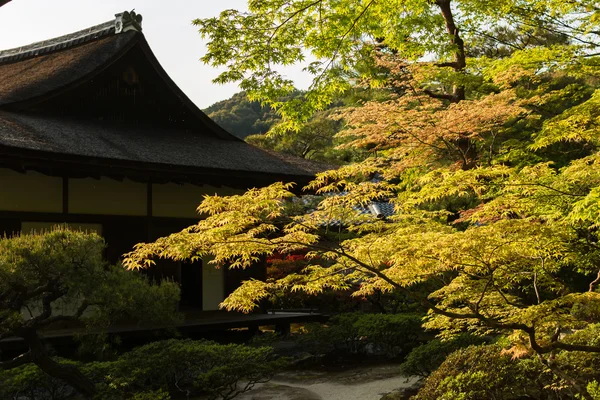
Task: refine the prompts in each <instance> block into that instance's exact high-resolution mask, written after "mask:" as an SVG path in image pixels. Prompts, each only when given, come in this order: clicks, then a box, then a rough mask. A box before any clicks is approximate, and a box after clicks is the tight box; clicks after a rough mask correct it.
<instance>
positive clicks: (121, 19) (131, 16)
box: [115, 9, 142, 33]
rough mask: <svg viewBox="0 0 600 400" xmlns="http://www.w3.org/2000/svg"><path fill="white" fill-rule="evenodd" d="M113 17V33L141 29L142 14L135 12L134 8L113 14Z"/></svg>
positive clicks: (139, 30)
mask: <svg viewBox="0 0 600 400" xmlns="http://www.w3.org/2000/svg"><path fill="white" fill-rule="evenodd" d="M115 17H116V18H115V33H121V32H127V31H137V32H141V31H142V14H137V13H136V12H135V9H133V10H131V11H124V12H122V13H119V14H115Z"/></svg>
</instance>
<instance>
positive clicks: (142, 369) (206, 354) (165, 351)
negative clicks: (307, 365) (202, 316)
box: [105, 339, 285, 400]
mask: <svg viewBox="0 0 600 400" xmlns="http://www.w3.org/2000/svg"><path fill="white" fill-rule="evenodd" d="M284 364H285V360H282V359H276V358H275V357H274V356H273V349H272V348H269V347H259V348H255V347H249V346H243V345H236V344H228V345H219V344H216V343H213V342H208V341H193V340H175V339H171V340H166V341H160V342H154V343H150V344H148V345H145V346H141V347H138V348H136V349H134V350H133V351H131V352H128V353H126V354H124V355H123V356H122V357H120V358H119V360H118V361H117V362H116V363H114V366H113V368H112V371H111V373H110V374H108V375H105V376H106V378H105V383H106V384H107V386H108V387H109V388H112V389H114V390H116V391H118V392H120V393H125V394H130V395H133V394H135V393H139V392H144V391H157V390H160V389H162V390H165V391H167V392H168V393H170V394H171V396H173V397H176V396H181V395H184V396H191V395H200V394H202V395H207V396H208V397H209V398H210V399H217V398H222V399H225V400H227V399H232V398H233V397H235V396H236V395H238V394H240V393H243V392H245V391H247V390H250V389H251V388H252V387H253V386H254V385H255V384H256V383H258V382H267V381H269V380H270V379H271V377H272V376H273V375H274V374H275V373H276V372H277V371H278V370H280V369H281V368H282V367H283V365H284ZM241 382H243V384H241Z"/></svg>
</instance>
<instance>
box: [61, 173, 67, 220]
mask: <svg viewBox="0 0 600 400" xmlns="http://www.w3.org/2000/svg"><path fill="white" fill-rule="evenodd" d="M62 212H63V214H68V213H69V178H68V177H66V176H63V178H62Z"/></svg>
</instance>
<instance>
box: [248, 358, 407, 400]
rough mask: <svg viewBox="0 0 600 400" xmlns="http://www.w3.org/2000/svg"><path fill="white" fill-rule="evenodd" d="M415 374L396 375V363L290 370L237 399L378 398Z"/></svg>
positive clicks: (405, 383) (348, 399)
mask: <svg viewBox="0 0 600 400" xmlns="http://www.w3.org/2000/svg"><path fill="white" fill-rule="evenodd" d="M417 380H418V379H417V378H414V377H413V378H408V379H407V378H406V377H404V376H401V375H399V373H398V369H397V367H394V366H384V367H371V368H359V369H353V370H349V371H344V372H341V373H339V372H337V373H332V374H329V373H322V372H313V373H311V372H310V371H309V372H308V373H307V372H305V371H302V372H292V373H285V374H281V375H278V376H276V377H275V379H273V380H272V381H270V382H269V383H266V384H264V385H260V386H259V385H257V386H256V387H255V388H254V389H253V390H252V391H250V392H248V393H245V394H244V395H242V396H240V397H239V398H238V399H239V400H380V399H381V397H382V396H383V395H385V394H387V393H390V392H393V391H395V390H398V389H402V388H408V387H411V386H412V385H414V384H415V383H416V382H417Z"/></svg>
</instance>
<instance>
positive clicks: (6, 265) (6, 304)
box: [0, 228, 179, 398]
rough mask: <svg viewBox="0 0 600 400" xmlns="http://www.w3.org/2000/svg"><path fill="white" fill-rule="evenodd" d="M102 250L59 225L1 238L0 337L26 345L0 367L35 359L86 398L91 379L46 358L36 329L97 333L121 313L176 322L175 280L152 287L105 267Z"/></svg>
mask: <svg viewBox="0 0 600 400" xmlns="http://www.w3.org/2000/svg"><path fill="white" fill-rule="evenodd" d="M103 251H104V241H103V240H102V238H100V237H99V236H98V235H96V234H86V233H82V232H75V231H69V230H66V229H63V228H56V229H54V230H52V231H51V232H47V233H43V234H31V235H21V236H16V237H11V238H7V237H4V238H0V339H5V338H10V337H16V338H21V339H22V340H23V341H24V342H25V344H26V345H27V347H28V348H29V350H28V351H27V352H25V353H23V354H22V355H20V356H18V357H16V358H14V359H13V360H9V361H4V362H0V368H2V369H12V368H16V367H19V366H22V365H24V364H27V363H34V364H36V365H37V366H38V367H39V368H40V369H41V370H42V371H44V372H45V373H47V374H48V375H50V376H51V377H53V378H57V379H61V380H63V381H65V382H67V383H69V384H70V385H71V386H72V387H73V388H75V389H76V390H77V391H78V392H80V393H81V394H83V395H85V396H86V397H88V398H91V397H92V395H93V394H94V393H95V391H96V389H95V387H94V384H93V383H92V382H91V381H90V380H89V379H88V378H86V377H85V376H84V375H83V374H82V373H81V372H80V371H79V370H78V369H77V368H76V367H74V366H72V365H69V364H61V363H59V362H57V361H55V360H54V359H52V358H51V357H50V355H49V354H48V351H47V349H46V347H45V346H44V344H43V343H42V340H41V337H40V332H41V330H43V329H47V328H49V327H52V326H55V325H56V324H71V325H70V326H71V327H72V328H83V329H84V330H85V332H86V333H88V334H96V335H97V334H99V333H102V332H105V331H106V329H107V328H108V327H109V326H110V325H111V324H112V323H114V322H116V321H118V320H120V319H123V318H130V319H131V320H133V321H137V322H146V323H153V324H155V326H156V324H160V325H159V326H168V325H169V324H174V323H175V322H176V321H178V318H179V317H178V314H177V313H176V312H175V310H176V307H177V302H178V301H179V288H178V287H177V285H176V284H174V283H171V282H164V283H162V284H160V285H151V284H150V283H149V282H148V281H147V280H146V279H145V278H144V277H143V275H141V274H139V273H135V272H134V273H132V272H131V271H126V270H125V269H124V268H122V267H121V266H108V265H106V263H105V262H104V261H103Z"/></svg>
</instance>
